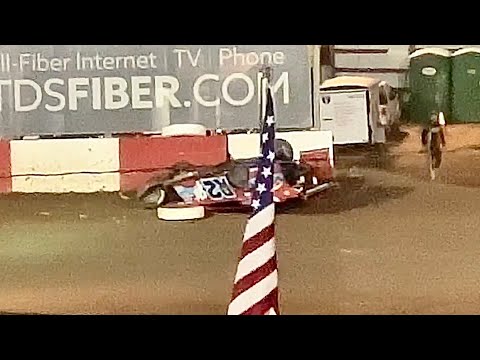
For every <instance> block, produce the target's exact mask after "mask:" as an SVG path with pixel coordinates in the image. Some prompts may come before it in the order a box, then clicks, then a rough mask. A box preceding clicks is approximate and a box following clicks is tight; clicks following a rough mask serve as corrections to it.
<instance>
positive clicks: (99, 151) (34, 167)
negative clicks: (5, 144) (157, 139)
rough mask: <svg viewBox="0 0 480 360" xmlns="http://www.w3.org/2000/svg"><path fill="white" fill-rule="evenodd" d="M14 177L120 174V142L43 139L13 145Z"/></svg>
mask: <svg viewBox="0 0 480 360" xmlns="http://www.w3.org/2000/svg"><path fill="white" fill-rule="evenodd" d="M10 146H11V163H12V175H13V176H17V175H29V174H42V175H43V174H50V175H57V174H66V173H82V172H97V173H102V172H112V171H119V169H120V157H119V139H42V140H15V141H11V142H10Z"/></svg>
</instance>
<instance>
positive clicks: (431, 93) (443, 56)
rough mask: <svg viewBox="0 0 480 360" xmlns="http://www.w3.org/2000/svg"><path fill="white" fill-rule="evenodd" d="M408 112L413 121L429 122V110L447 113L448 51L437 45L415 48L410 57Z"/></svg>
mask: <svg viewBox="0 0 480 360" xmlns="http://www.w3.org/2000/svg"><path fill="white" fill-rule="evenodd" d="M409 58H410V71H409V86H410V111H411V112H410V115H411V120H412V121H413V122H417V123H425V122H427V121H429V119H430V114H431V112H432V111H433V110H436V111H443V113H444V114H445V116H446V118H447V121H448V119H450V114H451V70H452V66H451V54H450V51H448V50H446V49H440V48H427V49H421V50H417V51H415V52H414V53H412V54H411V55H410V56H409Z"/></svg>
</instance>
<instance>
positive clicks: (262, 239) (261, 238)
mask: <svg viewBox="0 0 480 360" xmlns="http://www.w3.org/2000/svg"><path fill="white" fill-rule="evenodd" d="M274 236H275V224H270V225H269V226H268V227H266V228H265V229H263V230H262V231H260V232H259V233H258V234H256V235H254V236H253V237H252V238H250V239H248V240H247V241H245V242H244V243H243V248H242V254H241V256H240V259H243V258H244V257H245V256H247V255H248V254H250V253H252V252H254V251H255V250H257V249H258V248H259V247H261V246H262V245H263V244H265V243H266V242H267V241H268V240H270V239H271V238H273V237H274Z"/></svg>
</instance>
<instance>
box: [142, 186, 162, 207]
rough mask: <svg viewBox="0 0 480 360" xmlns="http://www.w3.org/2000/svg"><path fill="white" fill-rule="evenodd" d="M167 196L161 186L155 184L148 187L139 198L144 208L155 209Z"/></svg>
mask: <svg viewBox="0 0 480 360" xmlns="http://www.w3.org/2000/svg"><path fill="white" fill-rule="evenodd" d="M166 197H167V193H166V191H165V189H163V188H162V186H155V187H152V188H150V189H148V190H147V191H146V192H145V193H144V194H143V195H142V197H141V198H140V200H141V201H142V203H143V205H144V207H145V208H146V209H157V208H158V207H159V206H161V205H162V204H163V203H164V202H165V199H166Z"/></svg>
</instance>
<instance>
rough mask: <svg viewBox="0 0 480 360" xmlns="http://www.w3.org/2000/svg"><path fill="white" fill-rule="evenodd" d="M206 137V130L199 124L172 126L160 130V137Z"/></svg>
mask: <svg viewBox="0 0 480 360" xmlns="http://www.w3.org/2000/svg"><path fill="white" fill-rule="evenodd" d="M192 135H195V136H207V128H206V127H205V126H203V125H200V124H174V125H169V126H166V127H164V128H163V129H162V136H192Z"/></svg>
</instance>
